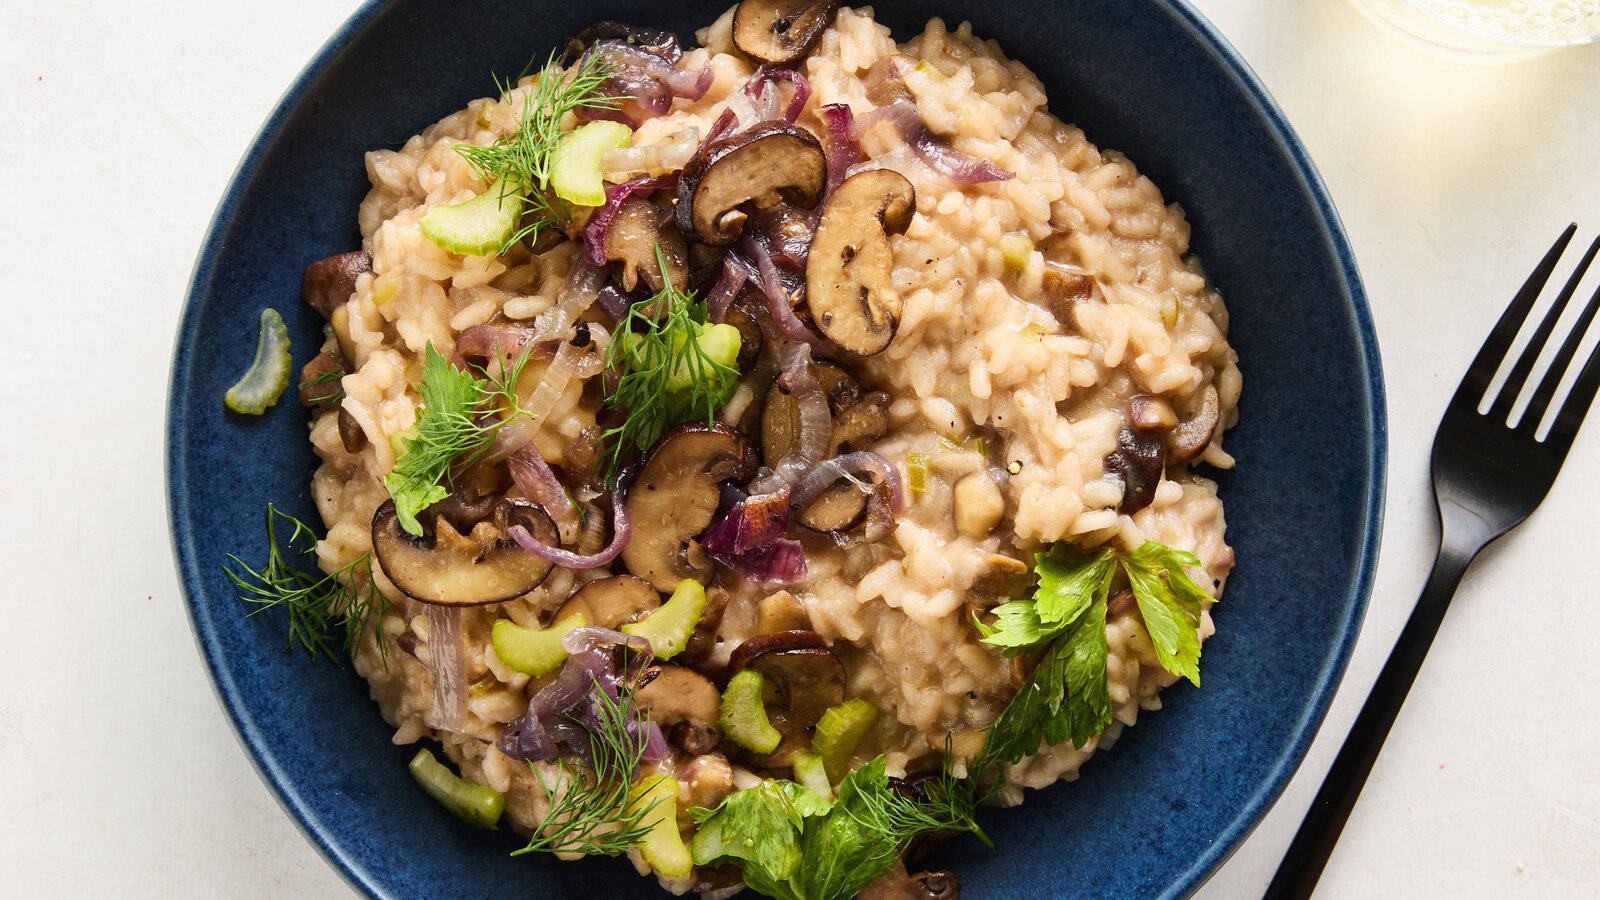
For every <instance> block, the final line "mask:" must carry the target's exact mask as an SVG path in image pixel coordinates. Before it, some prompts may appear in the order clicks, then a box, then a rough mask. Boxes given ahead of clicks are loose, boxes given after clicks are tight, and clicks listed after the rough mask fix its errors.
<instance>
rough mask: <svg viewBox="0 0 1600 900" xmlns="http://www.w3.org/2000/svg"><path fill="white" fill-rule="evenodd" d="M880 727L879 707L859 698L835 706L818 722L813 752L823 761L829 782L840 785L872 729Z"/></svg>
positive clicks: (812, 743)
mask: <svg viewBox="0 0 1600 900" xmlns="http://www.w3.org/2000/svg"><path fill="white" fill-rule="evenodd" d="M876 724H878V706H877V704H875V703H873V702H872V701H871V700H864V699H862V698H860V697H857V698H855V699H853V700H846V701H845V702H843V703H841V704H839V705H838V706H835V707H834V708H833V709H830V710H828V711H827V712H825V713H823V714H822V718H821V719H819V720H817V730H816V732H815V733H814V734H813V735H812V737H811V750H812V752H814V753H816V754H817V755H818V756H820V757H822V764H823V766H824V767H825V768H826V769H827V772H828V780H829V781H831V782H837V781H838V780H839V779H841V778H843V777H844V776H845V774H846V773H848V772H849V771H850V757H851V756H852V755H854V754H855V752H856V747H857V745H859V744H860V743H861V739H862V738H863V737H865V736H866V734H867V732H868V731H869V730H870V729H871V728H872V726H874V725H876Z"/></svg>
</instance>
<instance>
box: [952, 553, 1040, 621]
mask: <svg viewBox="0 0 1600 900" xmlns="http://www.w3.org/2000/svg"><path fill="white" fill-rule="evenodd" d="M1027 587H1028V566H1027V564H1026V563H1024V562H1023V561H1022V560H1020V559H1015V558H1013V557H1010V556H1006V555H1004V554H1002V553H985V554H983V570H982V571H980V572H979V573H978V576H977V577H976V578H974V579H973V580H972V587H970V588H968V589H967V596H968V597H969V598H970V599H971V601H975V602H977V603H979V604H981V605H983V608H984V609H988V608H989V607H990V606H993V605H994V604H995V603H998V602H1000V601H1003V600H1010V599H1012V598H1013V597H1015V596H1017V595H1018V594H1020V593H1022V591H1023V590H1025V589H1026V588H1027Z"/></svg>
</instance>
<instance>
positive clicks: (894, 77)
mask: <svg viewBox="0 0 1600 900" xmlns="http://www.w3.org/2000/svg"><path fill="white" fill-rule="evenodd" d="M911 66H912V62H911V60H910V58H909V57H905V56H902V55H900V54H898V53H895V54H892V55H890V56H885V57H883V58H882V59H880V60H878V61H877V62H875V63H873V64H872V68H870V69H868V70H867V74H866V76H865V77H864V78H863V79H862V81H863V83H864V84H865V85H866V88H867V99H868V100H871V101H872V105H873V106H888V105H889V104H891V103H895V102H897V101H900V100H909V101H912V102H916V99H917V98H916V97H914V96H912V94H911V88H909V87H907V86H906V80H905V71H906V69H909V68H911Z"/></svg>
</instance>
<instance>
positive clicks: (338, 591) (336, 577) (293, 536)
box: [222, 503, 389, 665]
mask: <svg viewBox="0 0 1600 900" xmlns="http://www.w3.org/2000/svg"><path fill="white" fill-rule="evenodd" d="M266 518H267V562H266V564H265V565H263V566H262V567H261V568H259V569H255V568H251V567H250V566H249V565H247V564H246V563H245V562H244V561H243V560H241V559H240V558H239V557H237V556H235V555H233V554H231V553H230V554H228V559H229V560H231V561H232V562H233V566H229V565H228V564H227V563H224V564H223V566H222V570H223V571H224V572H225V573H227V576H228V580H230V581H232V582H233V584H234V585H235V586H236V587H237V588H238V590H239V599H241V600H243V601H244V602H246V603H249V604H251V605H253V606H254V607H255V608H254V609H252V610H251V611H250V612H249V613H248V615H251V616H254V615H256V614H258V613H263V612H266V611H267V610H270V609H277V608H279V607H282V608H284V609H285V610H287V612H288V616H289V637H288V643H287V646H289V647H293V646H295V645H297V644H298V645H299V646H301V647H304V648H305V649H306V652H308V653H310V654H311V655H313V656H315V655H317V654H318V653H324V654H326V655H327V656H328V658H330V659H332V658H333V655H334V654H333V644H332V639H331V637H330V635H329V631H330V630H331V629H332V628H333V627H335V626H338V627H340V628H342V629H343V630H344V640H343V647H344V651H345V653H346V654H347V655H348V654H353V653H354V652H355V648H356V644H357V642H359V641H360V640H361V637H362V635H364V634H370V635H371V636H372V639H373V642H374V643H376V644H377V645H378V653H379V655H380V656H381V657H383V659H384V663H385V665H387V664H388V656H387V651H386V649H385V648H384V645H383V641H382V639H381V638H382V635H381V634H380V633H379V628H380V623H381V621H382V619H383V613H384V611H385V610H387V609H388V608H389V599H388V598H387V597H385V596H384V594H383V591H381V590H379V589H378V583H377V581H376V579H375V578H374V577H373V574H372V556H371V554H362V555H361V556H360V557H359V558H357V559H355V560H354V561H352V562H351V563H350V564H349V565H347V566H345V567H344V568H342V569H340V570H339V571H337V572H334V573H333V574H331V575H321V577H317V576H315V575H310V574H307V573H306V572H304V571H302V570H301V569H298V568H295V567H294V566H293V565H291V564H290V563H289V558H290V557H289V554H286V553H285V549H284V548H285V545H287V547H288V550H289V552H290V553H293V552H295V551H297V550H298V552H299V553H301V554H302V555H312V554H315V553H316V547H317V535H316V532H314V531H312V529H311V526H309V525H307V524H306V523H304V522H302V521H300V520H299V519H297V518H295V517H294V516H291V515H289V514H288V513H285V512H281V511H279V510H278V508H277V507H275V506H273V505H272V504H271V503H268V504H267V516H266ZM280 522H281V523H284V524H286V525H287V526H288V527H289V537H288V540H287V541H286V542H283V543H280V542H279V540H278V525H279V523H280ZM297 544H304V546H303V547H297V546H296V545H297ZM234 567H237V568H234ZM363 569H364V570H365V571H364V573H362V570H363Z"/></svg>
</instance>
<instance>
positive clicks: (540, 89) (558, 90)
mask: <svg viewBox="0 0 1600 900" xmlns="http://www.w3.org/2000/svg"><path fill="white" fill-rule="evenodd" d="M532 67H533V64H532V63H531V62H530V63H529V64H528V68H527V69H524V70H523V73H524V75H526V73H527V72H528V70H529V69H531V68H532ZM610 75H611V71H610V69H609V68H608V67H607V65H606V62H605V60H604V58H603V57H601V56H600V55H598V54H596V55H590V56H586V57H585V58H584V59H582V60H580V61H579V62H577V63H575V64H574V66H573V68H571V69H569V70H567V71H565V72H563V71H562V70H561V67H560V66H558V65H557V64H556V54H555V53H554V52H552V53H551V54H550V58H549V60H548V61H547V62H546V63H545V64H544V66H543V68H541V69H540V70H539V75H538V80H537V81H536V82H535V83H534V85H533V88H532V90H531V91H529V93H528V96H527V97H525V98H524V100H523V104H522V109H521V112H520V114H519V116H518V120H517V128H516V130H515V131H513V132H511V133H510V134H507V135H505V136H503V137H501V138H500V139H499V140H497V141H495V142H494V143H493V144H490V145H488V146H486V147H485V146H479V145H476V144H461V145H458V146H457V147H456V148H455V150H456V152H457V153H459V154H461V156H462V157H463V158H464V159H466V161H467V164H468V165H470V166H472V170H473V172H475V173H476V174H477V175H478V177H479V178H482V179H483V180H484V183H486V184H493V183H495V182H496V181H502V180H503V181H504V183H505V184H507V185H510V190H509V191H508V192H507V194H506V195H505V196H506V197H512V198H520V199H521V201H522V202H523V204H524V206H523V209H524V210H526V212H525V213H524V215H523V221H522V227H520V228H518V229H517V230H516V231H515V232H513V233H512V235H511V236H510V237H509V238H507V239H506V242H505V243H504V244H503V245H501V247H500V253H501V254H502V255H503V254H504V253H506V252H507V251H509V250H510V249H511V248H512V247H514V246H515V245H516V244H517V243H518V242H519V241H522V240H525V239H526V240H530V241H531V240H534V239H536V238H538V236H539V231H540V229H542V228H544V227H545V226H547V225H550V224H552V223H554V222H564V221H566V220H567V219H568V218H570V214H569V213H568V211H567V208H566V207H565V206H564V205H562V204H561V203H559V202H558V201H554V200H552V199H551V197H550V193H549V191H550V167H551V164H552V162H553V160H554V156H555V149H556V145H557V144H559V143H560V142H561V138H562V135H563V131H562V129H561V123H562V121H563V120H565V119H566V117H567V115H568V114H569V113H573V112H576V111H577V110H579V109H615V108H616V107H617V103H618V100H617V98H615V97H602V96H599V95H598V91H599V89H600V87H601V85H602V84H604V82H605V80H606V79H607V78H608V77H610ZM520 80H521V78H518V79H515V80H512V81H507V82H501V81H500V80H499V79H496V80H495V86H496V87H498V88H499V89H500V95H501V97H505V96H506V95H508V94H510V93H511V91H512V90H513V89H514V88H515V87H516V81H520ZM502 202H503V200H502Z"/></svg>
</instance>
